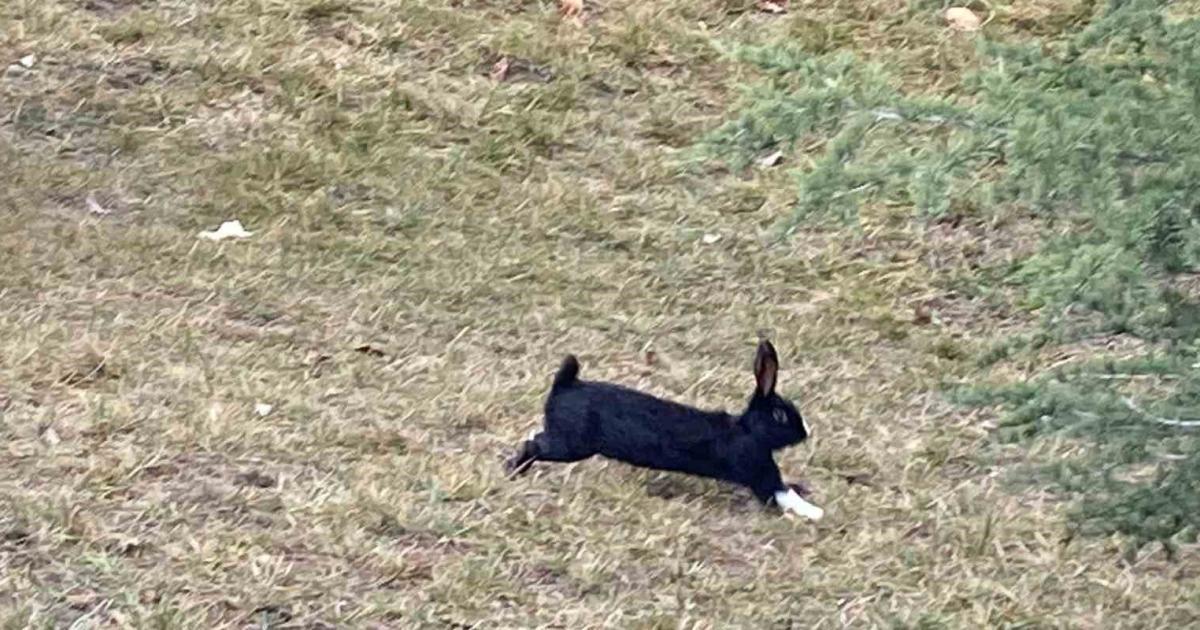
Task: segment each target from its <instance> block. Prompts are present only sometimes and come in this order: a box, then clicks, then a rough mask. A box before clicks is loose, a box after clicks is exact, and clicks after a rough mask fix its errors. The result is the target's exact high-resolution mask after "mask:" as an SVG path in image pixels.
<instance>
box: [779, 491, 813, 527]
mask: <svg viewBox="0 0 1200 630" xmlns="http://www.w3.org/2000/svg"><path fill="white" fill-rule="evenodd" d="M775 502H776V503H778V504H779V507H781V508H783V509H785V510H788V511H790V512H795V513H796V514H799V515H800V516H803V517H805V518H807V519H811V520H814V521H819V520H821V517H823V516H825V510H822V509H821V508H819V507H817V506H815V505H813V504H811V503H809V502H808V501H805V500H804V498H803V497H801V496H800V495H798V494H796V491H795V490H791V489H788V490H780V491H779V492H776V493H775Z"/></svg>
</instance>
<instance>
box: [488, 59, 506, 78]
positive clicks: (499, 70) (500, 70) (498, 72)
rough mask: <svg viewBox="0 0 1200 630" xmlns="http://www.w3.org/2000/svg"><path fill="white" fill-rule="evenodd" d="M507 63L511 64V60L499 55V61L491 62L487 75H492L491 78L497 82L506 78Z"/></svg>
mask: <svg viewBox="0 0 1200 630" xmlns="http://www.w3.org/2000/svg"><path fill="white" fill-rule="evenodd" d="M509 65H511V62H510V61H509V60H508V57H501V58H500V61H497V62H496V63H494V64H492V72H491V74H490V75H488V76H490V77H492V80H493V81H495V82H497V83H499V82H501V81H503V80H505V79H507V78H508V68H509Z"/></svg>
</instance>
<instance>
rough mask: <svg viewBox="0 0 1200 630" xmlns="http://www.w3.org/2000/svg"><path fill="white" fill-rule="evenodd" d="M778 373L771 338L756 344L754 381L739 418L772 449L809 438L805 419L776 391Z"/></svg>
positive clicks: (755, 435) (749, 430) (742, 423)
mask: <svg viewBox="0 0 1200 630" xmlns="http://www.w3.org/2000/svg"><path fill="white" fill-rule="evenodd" d="M778 375H779V356H778V355H777V354H776V353H775V347H774V346H772V345H771V342H770V341H766V340H763V341H762V342H760V343H759V344H758V354H757V355H756V356H755V357H754V378H755V380H756V381H757V384H756V386H755V388H754V394H753V395H752V396H751V397H750V403H749V405H747V407H746V411H745V413H743V414H742V417H741V418H740V419H739V421H738V422H739V423H740V424H741V425H742V427H743V428H744V429H745V430H746V431H748V432H749V433H750V434H751V435H753V436H754V437H755V438H757V439H758V440H760V441H761V442H762V443H763V444H764V445H765V446H768V447H770V448H771V450H779V449H781V448H785V447H787V446H791V445H793V444H799V443H800V442H803V441H805V440H807V439H808V437H809V429H808V423H807V422H805V421H804V417H803V416H801V415H800V412H799V411H798V410H797V409H796V406H795V405H793V404H792V403H791V401H789V400H787V399H785V398H783V397H782V396H780V395H779V394H776V393H775V381H776V379H777V377H778Z"/></svg>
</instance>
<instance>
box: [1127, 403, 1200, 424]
mask: <svg viewBox="0 0 1200 630" xmlns="http://www.w3.org/2000/svg"><path fill="white" fill-rule="evenodd" d="M1121 402H1123V403H1125V406H1126V407H1129V408H1130V409H1131V410H1133V411H1135V412H1137V413H1139V414H1141V415H1143V416H1145V417H1146V419H1147V420H1150V421H1152V422H1155V423H1157V424H1162V425H1166V426H1169V427H1177V428H1180V429H1200V420H1180V419H1177V418H1162V417H1159V416H1152V415H1150V414H1148V413H1146V412H1145V411H1143V410H1142V408H1141V407H1138V406H1137V403H1135V402H1133V399H1132V398H1129V397H1127V396H1122V397H1121Z"/></svg>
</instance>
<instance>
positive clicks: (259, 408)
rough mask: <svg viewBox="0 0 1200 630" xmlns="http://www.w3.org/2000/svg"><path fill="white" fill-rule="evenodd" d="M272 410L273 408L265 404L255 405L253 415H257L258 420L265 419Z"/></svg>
mask: <svg viewBox="0 0 1200 630" xmlns="http://www.w3.org/2000/svg"><path fill="white" fill-rule="evenodd" d="M274 408H275V407H273V406H271V405H268V404H267V403H255V404H254V413H256V414H258V417H260V418H265V417H267V414H269V413H271V410H272V409H274Z"/></svg>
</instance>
